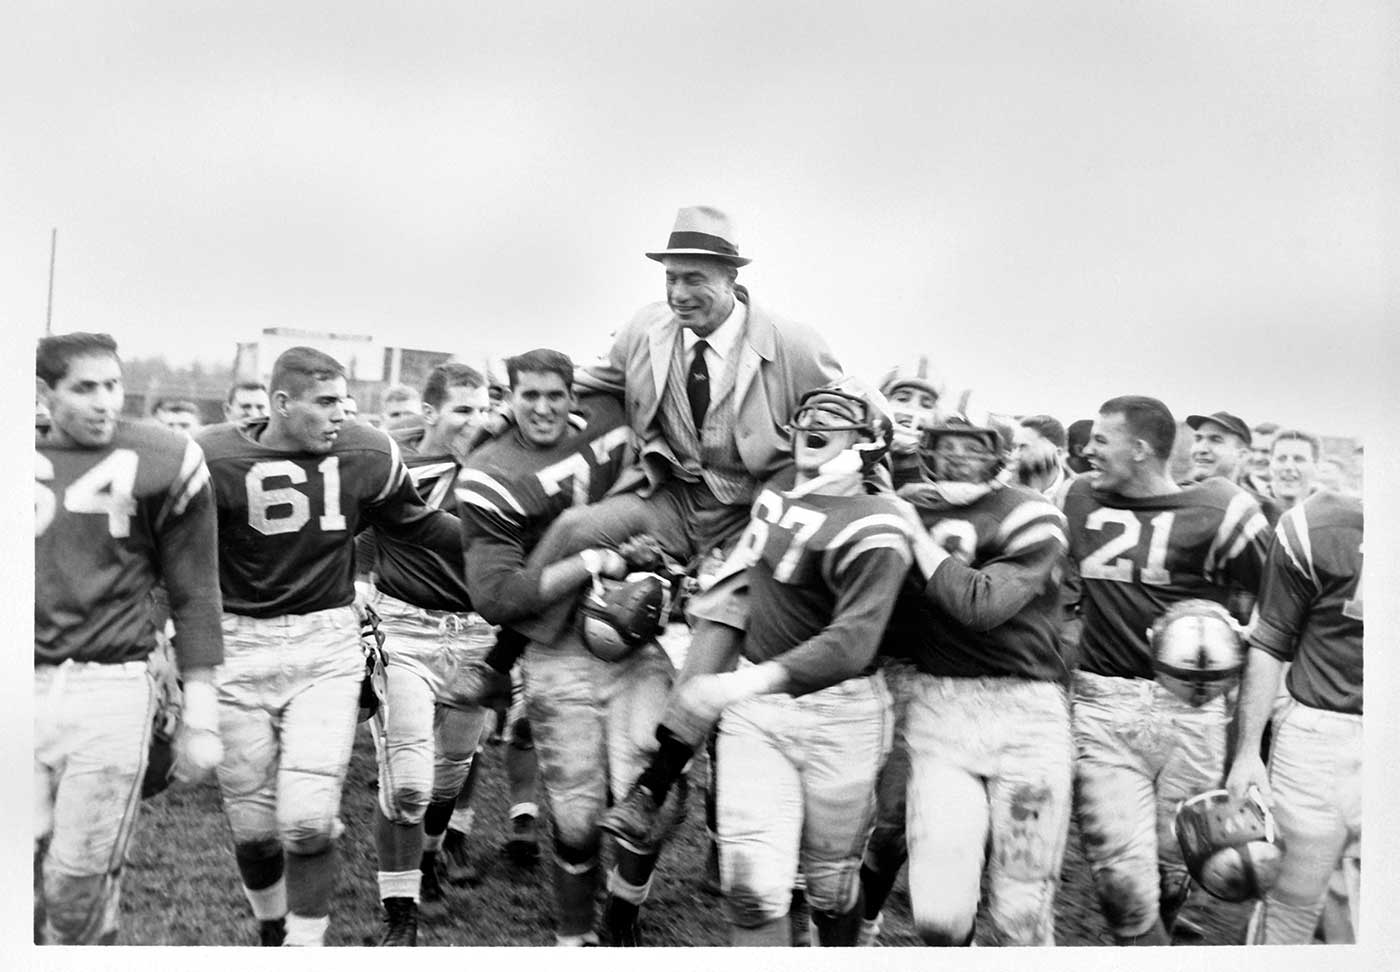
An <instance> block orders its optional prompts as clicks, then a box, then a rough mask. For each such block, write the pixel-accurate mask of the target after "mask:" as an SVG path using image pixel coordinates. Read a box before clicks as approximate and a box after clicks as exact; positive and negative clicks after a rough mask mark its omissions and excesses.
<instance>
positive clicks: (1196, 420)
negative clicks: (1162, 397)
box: [1186, 415, 1253, 445]
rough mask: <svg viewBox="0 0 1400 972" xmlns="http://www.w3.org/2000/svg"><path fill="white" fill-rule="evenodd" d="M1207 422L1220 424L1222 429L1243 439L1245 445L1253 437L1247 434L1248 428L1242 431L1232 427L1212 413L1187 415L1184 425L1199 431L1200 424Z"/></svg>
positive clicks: (1248, 443) (1249, 442)
mask: <svg viewBox="0 0 1400 972" xmlns="http://www.w3.org/2000/svg"><path fill="white" fill-rule="evenodd" d="M1207 422H1209V423H1210V424H1211V425H1218V426H1220V427H1221V428H1222V429H1224V430H1225V431H1226V432H1229V433H1230V434H1231V435H1233V436H1236V437H1238V438H1240V439H1242V440H1244V444H1245V445H1250V444H1251V439H1252V438H1253V437H1252V436H1251V435H1250V434H1249V430H1248V429H1245V430H1244V431H1243V432H1241V431H1240V430H1239V429H1237V428H1235V427H1233V426H1232V425H1230V423H1229V422H1222V421H1221V420H1220V419H1218V418H1216V417H1215V416H1214V415H1188V416H1186V427H1187V428H1189V429H1191V430H1192V431H1199V430H1200V428H1201V426H1202V425H1205V424H1206V423H1207Z"/></svg>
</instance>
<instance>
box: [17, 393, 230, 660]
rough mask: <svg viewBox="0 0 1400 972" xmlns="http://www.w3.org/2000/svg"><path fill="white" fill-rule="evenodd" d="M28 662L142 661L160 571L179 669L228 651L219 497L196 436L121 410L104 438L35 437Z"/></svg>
mask: <svg viewBox="0 0 1400 972" xmlns="http://www.w3.org/2000/svg"><path fill="white" fill-rule="evenodd" d="M34 460H35V475H34V479H35V482H34V489H35V492H34V521H35V522H34V661H35V664H41V665H57V664H60V663H62V662H65V661H68V660H70V659H71V660H73V661H79V662H101V663H104V664H115V663H118V662H128V661H139V660H140V659H142V658H145V657H146V655H148V654H149V653H150V651H151V649H152V648H153V647H154V645H155V642H156V626H155V618H154V613H153V611H152V609H151V604H152V601H151V593H152V591H153V590H154V588H155V587H156V585H157V583H159V582H161V581H164V582H165V584H166V587H167V589H168V592H169V604H170V613H171V616H172V617H173V619H174V621H175V651H176V657H177V659H178V661H179V664H180V667H181V669H184V670H189V669H191V668H203V667H208V666H212V665H217V664H219V663H220V662H222V661H223V632H222V629H221V627H220V624H219V610H220V608H219V586H218V569H217V559H216V551H217V549H218V544H217V538H216V536H215V527H214V501H213V495H212V493H211V491H210V486H209V470H208V468H207V466H206V465H205V462H204V454H203V453H202V452H201V451H200V449H199V446H197V445H195V444H194V443H193V442H191V441H190V440H188V439H186V438H185V437H184V436H180V435H177V434H175V433H173V432H171V431H169V430H167V429H164V428H159V427H157V426H154V425H146V424H140V423H136V422H129V421H126V420H118V421H117V428H116V432H115V434H114V435H113V437H112V441H111V442H110V443H108V444H107V445H105V446H102V447H101V448H96V449H90V448H84V447H81V446H60V445H54V444H51V443H49V442H48V441H47V440H46V439H45V438H44V437H42V436H41V437H38V438H37V439H36V440H35V455H34Z"/></svg>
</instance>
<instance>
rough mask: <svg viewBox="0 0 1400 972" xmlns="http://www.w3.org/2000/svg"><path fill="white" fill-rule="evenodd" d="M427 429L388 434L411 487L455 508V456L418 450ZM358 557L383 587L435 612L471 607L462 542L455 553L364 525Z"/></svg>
mask: <svg viewBox="0 0 1400 972" xmlns="http://www.w3.org/2000/svg"><path fill="white" fill-rule="evenodd" d="M425 431H426V430H424V429H405V430H403V431H401V432H393V433H390V435H391V437H392V438H393V439H394V441H395V442H397V443H398V445H399V448H400V450H402V454H403V458H404V465H405V466H407V467H408V475H409V478H410V479H411V480H412V481H413V488H414V489H415V490H417V492H418V497H419V499H421V500H422V501H423V504H424V505H425V506H429V507H431V508H433V509H435V510H446V511H447V512H448V513H451V514H453V515H454V516H455V515H456V513H457V493H456V483H457V473H458V471H459V467H458V465H457V460H456V459H454V458H453V457H452V456H450V455H444V454H436V455H433V454H423V453H420V452H419V451H418V446H419V445H420V444H421V443H422V441H423V437H424V434H425ZM355 556H356V559H357V561H358V567H359V569H360V570H361V571H366V570H372V571H374V584H375V587H377V588H378V589H379V590H381V591H383V592H384V593H386V594H388V595H390V596H391V597H396V598H398V599H399V600H401V601H406V602H408V603H409V604H413V605H416V606H418V607H421V608H428V609H430V610H435V611H470V610H471V598H470V597H469V596H468V595H467V578H466V574H465V568H464V566H463V563H462V547H461V544H460V543H458V544H457V545H456V546H455V547H454V548H453V550H452V551H451V556H444V553H443V552H442V551H439V550H434V549H431V548H429V547H424V546H422V545H420V544H416V543H406V542H404V541H402V540H399V539H397V538H396V537H394V536H393V535H392V534H388V533H385V532H384V531H382V530H380V529H378V528H371V529H368V530H365V531H364V532H362V533H361V534H360V536H359V537H358V539H357V540H356V550H355Z"/></svg>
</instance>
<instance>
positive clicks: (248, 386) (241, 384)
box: [224, 381, 267, 405]
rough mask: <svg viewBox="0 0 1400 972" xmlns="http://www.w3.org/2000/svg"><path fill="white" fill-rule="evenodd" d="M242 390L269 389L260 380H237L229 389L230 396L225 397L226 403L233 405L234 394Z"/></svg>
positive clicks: (261, 390) (263, 390)
mask: <svg viewBox="0 0 1400 972" xmlns="http://www.w3.org/2000/svg"><path fill="white" fill-rule="evenodd" d="M241 391H260V392H265V391H267V386H266V385H264V384H263V383H262V382H260V381H237V382H234V384H233V387H232V388H230V389H229V390H228V397H227V398H225V399H224V401H225V402H226V403H228V404H229V405H232V404H233V399H234V396H235V395H237V394H238V393H239V392H241Z"/></svg>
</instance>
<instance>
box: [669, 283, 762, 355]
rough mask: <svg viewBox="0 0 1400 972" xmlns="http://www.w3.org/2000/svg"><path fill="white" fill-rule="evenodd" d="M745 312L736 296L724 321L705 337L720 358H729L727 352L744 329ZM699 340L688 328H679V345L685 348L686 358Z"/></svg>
mask: <svg viewBox="0 0 1400 972" xmlns="http://www.w3.org/2000/svg"><path fill="white" fill-rule="evenodd" d="M747 313H748V311H747V308H745V307H744V302H743V301H741V300H739V299H737V298H736V299H735V301H734V309H733V310H731V311H730V312H729V316H728V317H726V318H725V319H724V323H723V324H721V325H720V326H719V327H717V328H715V329H714V330H713V331H711V332H710V334H709V336H708V337H706V338H705V340H706V341H708V342H709V344H710V347H711V349H713V350H714V352H715V354H717V355H719V356H720V358H721V359H722V360H726V361H727V360H729V352H730V350H731V349H732V348H733V347H734V342H735V341H737V340H739V332H740V331H742V330H743V329H744V319H745V316H746V315H747ZM699 340H700V338H699V336H698V335H696V333H695V332H694V331H692V330H690V328H681V342H682V344H681V347H683V348H684V349H685V355H686V357H687V358H689V357H690V352H691V351H693V350H695V342H697V341H699Z"/></svg>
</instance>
